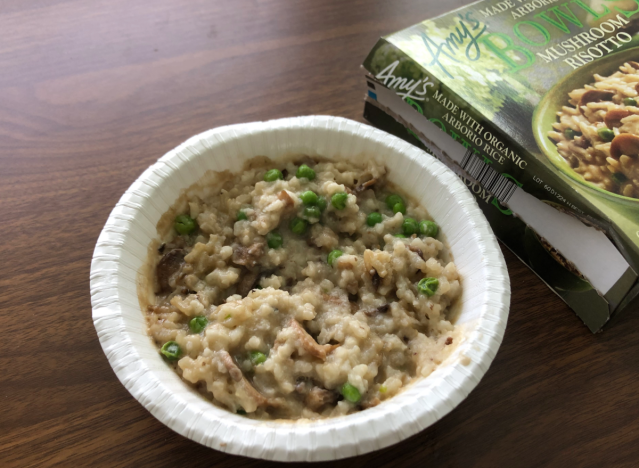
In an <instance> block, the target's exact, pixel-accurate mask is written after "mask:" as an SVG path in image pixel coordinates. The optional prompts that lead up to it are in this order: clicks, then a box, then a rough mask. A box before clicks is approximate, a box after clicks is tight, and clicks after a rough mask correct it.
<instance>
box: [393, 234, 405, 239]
mask: <svg viewBox="0 0 639 468" xmlns="http://www.w3.org/2000/svg"><path fill="white" fill-rule="evenodd" d="M395 237H399V238H400V239H406V236H405V235H404V234H395Z"/></svg>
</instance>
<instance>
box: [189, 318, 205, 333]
mask: <svg viewBox="0 0 639 468" xmlns="http://www.w3.org/2000/svg"><path fill="white" fill-rule="evenodd" d="M207 323H209V321H208V320H207V319H206V317H203V316H199V317H193V318H192V319H191V320H190V321H189V329H190V330H191V331H192V332H193V333H200V332H201V331H202V330H204V329H205V328H206V324H207Z"/></svg>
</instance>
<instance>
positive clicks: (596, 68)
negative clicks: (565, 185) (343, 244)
mask: <svg viewBox="0 0 639 468" xmlns="http://www.w3.org/2000/svg"><path fill="white" fill-rule="evenodd" d="M638 56H639V47H633V48H630V49H626V50H623V51H621V52H617V53H614V54H610V55H608V56H606V57H603V58H600V59H597V60H596V61H594V62H590V63H589V64H587V65H584V66H583V67H579V68H577V69H576V70H574V71H572V72H571V73H569V74H568V75H566V76H565V77H564V78H563V79H562V80H561V81H559V82H557V83H556V84H555V86H553V87H552V88H551V89H550V90H548V92H547V93H546V94H545V95H544V96H543V97H542V98H541V101H539V104H538V105H537V107H536V108H535V112H534V114H533V119H532V127H533V134H534V136H535V141H536V142H537V145H538V146H539V148H540V149H541V150H542V152H543V153H544V154H545V155H546V157H547V158H548V159H549V160H550V162H551V163H552V164H553V165H554V166H555V167H557V168H558V169H559V170H560V171H561V172H562V173H563V174H565V175H567V176H568V177H570V178H571V179H573V180H576V181H577V182H579V183H580V184H582V185H583V186H585V187H588V188H589V189H592V190H594V191H595V192H597V193H598V194H600V195H602V196H603V197H605V198H608V199H612V200H616V201H618V202H622V203H624V204H630V205H633V206H637V205H639V200H637V199H635V198H630V197H624V196H623V195H618V194H616V193H612V192H609V191H607V190H603V189H602V188H600V187H597V186H596V185H595V184H592V183H590V182H588V181H587V180H585V179H584V178H583V177H582V176H581V175H579V174H577V173H576V172H575V171H574V170H573V169H572V168H571V167H570V165H569V164H568V162H567V161H566V160H565V159H564V158H563V157H562V156H561V155H560V154H559V152H558V151H557V146H556V145H555V143H554V142H553V141H552V140H551V139H550V138H549V137H548V132H549V131H551V130H552V124H553V123H555V122H556V121H557V112H559V111H561V108H562V106H566V105H569V104H568V93H569V92H571V91H572V90H574V89H577V88H581V87H583V86H584V85H587V84H592V83H593V82H594V78H593V75H594V74H595V73H597V74H599V75H602V76H608V75H611V74H612V73H614V72H615V71H617V70H618V69H619V66H620V65H622V64H623V63H624V62H626V61H628V60H636V59H637V57H638Z"/></svg>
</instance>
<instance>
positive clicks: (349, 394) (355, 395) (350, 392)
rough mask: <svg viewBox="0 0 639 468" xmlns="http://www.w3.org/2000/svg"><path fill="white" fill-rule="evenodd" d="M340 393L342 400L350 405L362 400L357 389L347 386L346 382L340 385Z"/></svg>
mask: <svg viewBox="0 0 639 468" xmlns="http://www.w3.org/2000/svg"><path fill="white" fill-rule="evenodd" d="M340 392H341V394H342V396H343V397H344V399H345V400H347V401H350V402H351V403H357V402H358V401H359V400H360V399H361V398H362V395H361V393H359V390H357V387H356V386H354V385H351V384H349V383H348V382H346V383H345V384H344V385H342V388H341V390H340Z"/></svg>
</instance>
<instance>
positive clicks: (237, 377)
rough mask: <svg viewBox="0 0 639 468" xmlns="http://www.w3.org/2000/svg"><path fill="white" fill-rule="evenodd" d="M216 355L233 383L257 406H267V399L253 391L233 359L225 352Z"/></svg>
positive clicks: (253, 388)
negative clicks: (240, 387)
mask: <svg viewBox="0 0 639 468" xmlns="http://www.w3.org/2000/svg"><path fill="white" fill-rule="evenodd" d="M218 355H219V356H220V359H221V360H222V364H224V367H226V370H228V371H229V375H230V376H231V379H233V381H234V382H236V383H237V384H238V385H240V386H242V387H243V388H244V391H245V392H246V394H247V395H249V396H250V397H251V398H253V400H255V403H257V405H258V406H264V405H268V404H269V401H268V399H267V398H266V397H265V396H264V395H262V394H261V393H260V392H258V391H257V390H255V387H253V385H251V383H250V382H249V381H248V380H246V377H244V374H242V371H241V370H240V368H239V367H237V364H235V361H233V358H232V357H231V355H230V354H229V353H228V352H227V351H218Z"/></svg>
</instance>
